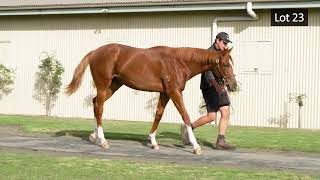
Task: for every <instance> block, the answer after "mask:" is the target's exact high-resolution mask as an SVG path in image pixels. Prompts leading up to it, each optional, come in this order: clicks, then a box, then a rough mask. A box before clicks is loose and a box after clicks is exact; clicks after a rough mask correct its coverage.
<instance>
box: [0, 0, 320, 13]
mask: <svg viewBox="0 0 320 180" xmlns="http://www.w3.org/2000/svg"><path fill="white" fill-rule="evenodd" d="M278 8H320V1H307V2H276V3H266V2H260V3H259V2H257V3H255V4H254V5H253V7H252V9H278ZM1 9H2V10H1ZM245 9H247V7H246V4H244V3H221V4H217V3H215V4H183V5H148V6H121V7H120V6H117V7H116V6H112V7H91V8H88V7H79V8H65V7H61V8H52V7H47V8H46V7H34V8H33V7H32V9H14V10H12V9H4V8H1V7H0V16H18V15H53V14H103V13H141V12H178V11H217V10H245Z"/></svg>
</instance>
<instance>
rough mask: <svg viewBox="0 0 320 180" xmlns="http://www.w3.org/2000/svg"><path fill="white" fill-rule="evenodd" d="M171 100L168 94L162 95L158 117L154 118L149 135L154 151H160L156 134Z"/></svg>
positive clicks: (157, 112) (158, 107)
mask: <svg viewBox="0 0 320 180" xmlns="http://www.w3.org/2000/svg"><path fill="white" fill-rule="evenodd" d="M169 99H170V98H169V96H168V95H167V94H165V93H160V97H159V101H158V106H157V111H156V115H155V117H154V121H153V124H152V128H151V129H150V133H149V139H150V141H151V145H152V149H159V145H158V143H157V141H156V133H157V129H158V125H159V122H160V120H161V117H162V114H163V112H164V109H165V107H166V105H167V103H168V101H169Z"/></svg>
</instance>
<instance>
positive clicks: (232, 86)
mask: <svg viewBox="0 0 320 180" xmlns="http://www.w3.org/2000/svg"><path fill="white" fill-rule="evenodd" d="M227 89H228V91H230V92H235V91H237V89H238V84H237V82H236V81H235V82H234V83H232V84H227Z"/></svg>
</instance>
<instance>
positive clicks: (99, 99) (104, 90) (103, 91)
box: [89, 79, 122, 148]
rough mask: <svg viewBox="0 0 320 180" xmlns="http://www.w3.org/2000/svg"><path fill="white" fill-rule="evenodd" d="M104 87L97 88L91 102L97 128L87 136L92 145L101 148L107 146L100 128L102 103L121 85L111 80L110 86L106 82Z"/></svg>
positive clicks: (115, 80)
mask: <svg viewBox="0 0 320 180" xmlns="http://www.w3.org/2000/svg"><path fill="white" fill-rule="evenodd" d="M104 85H105V86H104ZM104 85H99V86H97V96H96V97H95V98H93V100H92V101H93V107H94V116H95V118H96V121H97V128H96V129H95V131H94V133H92V134H91V135H90V136H89V140H90V141H91V142H92V143H95V144H98V145H100V146H101V147H103V148H108V147H109V145H108V143H107V141H106V139H105V137H104V132H103V128H102V113H103V105H104V102H105V101H106V100H107V99H109V98H110V97H111V96H112V95H113V93H114V92H115V91H117V90H118V89H119V88H120V87H121V86H122V84H121V83H120V82H119V81H118V80H117V79H113V80H112V82H111V84H110V82H106V84H104ZM108 86H110V87H108Z"/></svg>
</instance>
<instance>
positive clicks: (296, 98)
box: [289, 93, 307, 107]
mask: <svg viewBox="0 0 320 180" xmlns="http://www.w3.org/2000/svg"><path fill="white" fill-rule="evenodd" d="M306 97H307V96H306V94H299V93H290V94H289V102H294V103H297V104H298V105H299V107H301V106H303V101H304V99H305V98H306Z"/></svg>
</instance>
